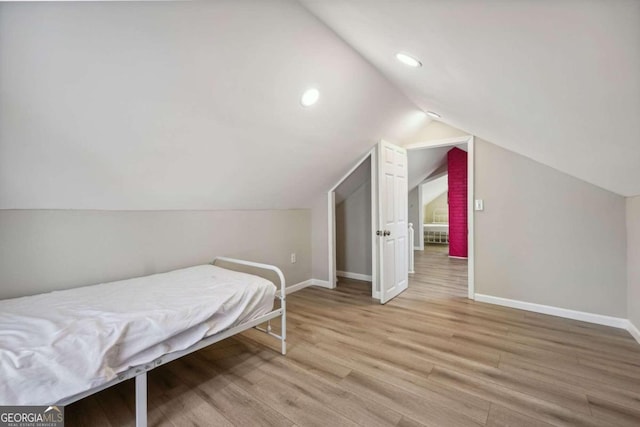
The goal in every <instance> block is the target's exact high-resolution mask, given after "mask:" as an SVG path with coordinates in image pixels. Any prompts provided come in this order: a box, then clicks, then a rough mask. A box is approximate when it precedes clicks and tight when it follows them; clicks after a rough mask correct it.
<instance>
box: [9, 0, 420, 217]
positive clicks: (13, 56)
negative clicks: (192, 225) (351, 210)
mask: <svg viewBox="0 0 640 427" xmlns="http://www.w3.org/2000/svg"><path fill="white" fill-rule="evenodd" d="M312 86H313V87H317V88H318V89H319V90H320V93H321V95H320V100H319V102H318V103H317V104H316V105H315V106H313V107H311V108H303V107H302V106H301V105H300V103H299V100H300V96H301V94H302V92H303V91H304V90H305V89H306V88H308V87H312ZM426 121H427V120H426V119H425V116H424V114H420V113H419V111H418V109H417V107H416V106H415V104H414V103H412V102H411V101H410V100H409V99H408V98H407V97H406V96H405V95H403V94H402V93H401V92H400V91H399V90H398V89H397V88H396V87H395V86H393V85H392V84H391V83H390V82H389V81H388V80H387V79H386V78H385V77H384V76H383V75H382V74H380V72H379V71H378V70H377V69H375V68H374V67H373V66H372V65H371V64H369V63H368V62H367V61H366V60H364V59H363V58H362V57H361V56H360V55H359V54H357V53H356V52H354V51H353V49H352V48H350V47H349V46H348V45H347V44H345V43H344V42H343V41H342V40H341V39H340V38H339V37H337V36H336V35H335V33H334V32H333V31H331V30H330V29H329V28H327V27H326V26H325V25H324V24H323V23H322V22H320V21H318V20H317V19H316V18H315V17H314V16H313V15H312V14H311V13H309V12H308V11H307V10H306V9H305V8H303V7H302V6H301V5H300V4H299V3H297V2H293V1H277V0H270V1H257V0H255V1H249V0H245V1H241V2H238V1H216V2H178V3H169V2H133V3H121V2H101V3H92V2H86V3H85V2H78V3H2V4H0V208H4V209H8V208H25V209H28V208H55V209H69V208H74V209H79V208H84V209H124V210H128V209H244V208H247V209H259V208H301V207H309V206H310V204H311V203H312V199H313V198H314V197H317V196H318V195H319V194H321V193H322V192H324V191H327V190H328V189H329V188H330V187H331V186H332V185H333V184H335V182H337V180H338V179H339V178H340V176H342V174H344V173H345V172H346V171H347V170H348V169H349V167H351V166H352V165H353V162H354V161H356V159H358V158H359V157H361V156H362V155H363V154H365V153H366V152H367V151H368V150H369V149H370V147H371V146H372V145H373V144H375V142H377V141H378V140H380V139H381V138H384V139H388V140H390V141H398V140H401V139H402V138H404V137H406V136H407V135H409V134H410V133H411V132H413V131H415V130H416V129H418V128H419V127H421V126H423V125H424V124H425V123H426Z"/></svg>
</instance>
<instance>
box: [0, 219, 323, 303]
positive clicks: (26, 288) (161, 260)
mask: <svg viewBox="0 0 640 427" xmlns="http://www.w3.org/2000/svg"><path fill="white" fill-rule="evenodd" d="M310 220H311V215H310V211H309V210H265V211H82V210H75V211H64V210H27V211H22V210H0V298H11V297H17V296H23V295H30V294H35V293H40V292H45V291H51V290H55V289H66V288H72V287H76V286H82V285H89V284H95V283H100V282H105V281H112V280H118V279H125V278H130V277H136V276H142V275H147V274H151V273H158V272H164V271H168V270H171V269H175V268H181V267H187V266H192V265H196V264H203V263H208V262H211V261H212V260H213V258H214V257H215V256H218V255H227V256H232V257H238V258H243V259H249V260H252V261H258V262H267V263H271V264H275V265H277V266H278V267H280V268H281V269H282V270H283V272H284V274H285V278H286V280H287V284H288V285H292V284H295V283H299V282H301V281H303V280H306V279H309V278H310V277H311V240H310V237H311V231H310ZM292 252H295V253H296V254H297V263H296V264H291V263H290V254H291V253H292Z"/></svg>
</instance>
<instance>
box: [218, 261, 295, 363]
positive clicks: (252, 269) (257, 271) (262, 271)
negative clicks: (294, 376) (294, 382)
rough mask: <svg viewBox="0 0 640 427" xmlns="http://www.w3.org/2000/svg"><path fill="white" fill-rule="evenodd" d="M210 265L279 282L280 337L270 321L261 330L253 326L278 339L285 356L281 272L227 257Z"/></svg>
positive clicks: (284, 301)
mask: <svg viewBox="0 0 640 427" xmlns="http://www.w3.org/2000/svg"><path fill="white" fill-rule="evenodd" d="M212 264H213V265H215V266H218V267H223V268H227V269H231V270H234V271H239V272H242V273H249V274H253V275H256V276H260V277H263V278H265V279H267V280H271V281H274V280H273V279H274V278H277V279H278V281H279V282H280V290H278V291H277V292H276V298H278V299H279V300H280V311H281V312H282V313H281V317H280V320H281V332H280V335H278V334H276V333H274V332H273V331H272V330H271V320H269V321H268V323H267V327H266V328H261V327H259V326H255V328H256V329H258V330H259V331H262V332H264V333H266V334H269V335H271V336H272V337H275V338H277V339H279V340H280V341H281V353H282V354H283V355H285V354H287V300H286V297H287V288H286V282H285V278H284V274H283V273H282V270H280V269H279V268H278V267H276V266H275V265H270V264H262V263H259V262H253V261H245V260H242V259H235V258H227V257H216V258H215V259H214V260H213V262H212ZM276 286H277V283H276Z"/></svg>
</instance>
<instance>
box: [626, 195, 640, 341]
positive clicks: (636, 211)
mask: <svg viewBox="0 0 640 427" xmlns="http://www.w3.org/2000/svg"><path fill="white" fill-rule="evenodd" d="M627 280H628V289H627V312H628V316H629V320H630V321H631V323H633V325H634V326H635V327H636V328H637V329H640V196H636V197H629V198H627Z"/></svg>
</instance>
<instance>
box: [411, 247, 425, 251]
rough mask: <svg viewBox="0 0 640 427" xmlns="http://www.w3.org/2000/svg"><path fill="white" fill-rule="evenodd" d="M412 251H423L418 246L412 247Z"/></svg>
mask: <svg viewBox="0 0 640 427" xmlns="http://www.w3.org/2000/svg"><path fill="white" fill-rule="evenodd" d="M413 250H414V251H422V250H424V249H420V246H414V247H413Z"/></svg>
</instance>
